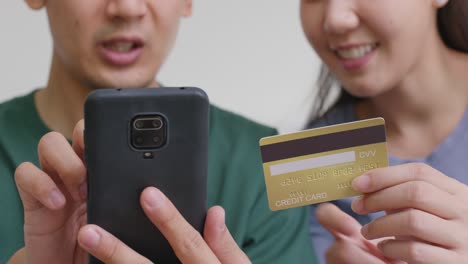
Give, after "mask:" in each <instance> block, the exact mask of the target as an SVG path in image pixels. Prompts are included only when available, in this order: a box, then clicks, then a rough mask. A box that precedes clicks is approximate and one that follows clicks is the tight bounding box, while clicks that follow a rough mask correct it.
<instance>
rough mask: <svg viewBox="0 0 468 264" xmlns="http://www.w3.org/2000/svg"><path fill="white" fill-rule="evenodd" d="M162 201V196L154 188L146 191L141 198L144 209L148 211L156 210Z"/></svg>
mask: <svg viewBox="0 0 468 264" xmlns="http://www.w3.org/2000/svg"><path fill="white" fill-rule="evenodd" d="M163 201H164V196H163V194H162V193H161V192H160V191H158V190H156V189H154V188H150V189H149V190H147V191H146V193H145V195H144V196H143V202H144V203H145V205H146V207H148V208H150V209H158V208H159V207H161V205H162V204H163Z"/></svg>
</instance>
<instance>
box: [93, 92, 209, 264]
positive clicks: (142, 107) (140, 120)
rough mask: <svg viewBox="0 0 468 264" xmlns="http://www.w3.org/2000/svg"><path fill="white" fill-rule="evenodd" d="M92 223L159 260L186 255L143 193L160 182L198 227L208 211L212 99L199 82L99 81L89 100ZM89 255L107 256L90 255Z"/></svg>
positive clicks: (146, 255)
mask: <svg viewBox="0 0 468 264" xmlns="http://www.w3.org/2000/svg"><path fill="white" fill-rule="evenodd" d="M84 115H85V133H84V134H85V163H86V167H87V173H88V201H87V208H88V223H90V224H96V225H98V226H100V227H102V228H104V229H105V230H107V231H109V232H110V233H112V234H113V235H115V236H116V237H117V238H119V239H120V240H122V241H123V242H124V243H125V244H126V245H128V246H129V247H131V248H132V249H134V250H135V251H136V252H138V253H140V254H141V255H143V256H145V257H147V258H148V259H150V260H151V261H153V262H155V263H180V262H179V260H178V259H177V257H176V256H175V254H174V252H173V250H172V248H171V247H170V245H169V243H168V242H167V240H166V239H165V238H164V236H163V235H162V234H161V233H160V232H159V231H158V229H157V228H156V227H155V226H154V225H153V224H152V223H151V222H150V220H149V219H148V218H147V216H146V215H145V214H144V212H143V209H142V208H141V205H140V202H139V198H140V195H141V193H142V191H143V190H144V189H145V188H146V187H148V186H155V187H157V188H159V189H160V190H161V191H162V192H163V193H164V194H165V195H166V196H167V197H168V198H169V199H170V200H171V201H172V202H173V203H174V205H175V206H176V207H177V209H178V210H179V211H180V212H181V214H182V215H183V216H184V217H185V219H186V220H187V221H188V222H189V223H190V224H191V225H192V226H193V227H194V228H195V229H197V230H199V231H200V232H202V231H203V226H204V220H205V216H206V210H207V209H206V184H207V183H206V181H207V167H208V129H209V128H208V122H209V102H208V97H207V95H206V93H205V92H203V91H202V90H201V89H199V88H189V87H182V88H130V89H100V90H96V91H94V92H92V93H91V94H90V95H89V96H88V97H87V99H86V102H85V114H84ZM90 263H101V262H99V261H98V260H96V259H94V258H91V260H90Z"/></svg>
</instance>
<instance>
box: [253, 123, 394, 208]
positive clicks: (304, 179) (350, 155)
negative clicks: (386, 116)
mask: <svg viewBox="0 0 468 264" xmlns="http://www.w3.org/2000/svg"><path fill="white" fill-rule="evenodd" d="M260 149H261V153H262V160H263V171H264V174H265V183H266V187H267V193H268V201H269V204H270V208H271V210H273V211H277V210H283V209H288V208H293V207H298V206H304V205H309V204H315V203H321V202H326V201H332V200H337V199H342V198H346V197H351V196H356V195H360V193H359V192H356V191H355V190H354V189H353V188H352V187H351V181H352V180H353V179H354V178H356V177H357V176H359V175H361V174H363V173H364V172H366V171H368V170H372V169H375V168H380V167H386V166H388V154H387V143H386V136H385V121H384V120H383V118H374V119H368V120H362V121H356V122H351V123H346V124H340V125H334V126H328V127H321V128H316V129H310V130H305V131H301V132H297V133H292V134H285V135H279V136H272V137H266V138H262V139H261V140H260Z"/></svg>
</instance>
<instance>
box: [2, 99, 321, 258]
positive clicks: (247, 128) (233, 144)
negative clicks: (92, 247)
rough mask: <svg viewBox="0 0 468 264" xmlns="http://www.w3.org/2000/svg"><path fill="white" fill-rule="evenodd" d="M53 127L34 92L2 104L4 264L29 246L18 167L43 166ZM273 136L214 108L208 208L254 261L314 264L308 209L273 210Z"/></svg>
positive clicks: (254, 124) (210, 141) (252, 123)
mask: <svg viewBox="0 0 468 264" xmlns="http://www.w3.org/2000/svg"><path fill="white" fill-rule="evenodd" d="M49 131H50V130H49V129H48V128H47V127H46V125H45V124H44V123H43V122H42V120H41V119H40V117H39V115H38V113H37V110H36V107H35V103H34V92H33V93H30V94H28V95H26V96H22V97H18V98H15V99H13V100H10V101H8V102H5V103H3V104H0V263H5V262H6V261H7V260H8V259H9V258H10V257H11V255H12V254H13V253H14V252H16V251H17V250H18V249H19V248H21V247H23V246H24V239H23V237H24V236H23V208H22V203H21V200H20V198H19V195H18V192H17V189H16V185H15V182H14V176H13V175H14V171H15V168H16V167H17V166H18V165H19V164H20V163H22V162H24V161H31V162H33V163H35V164H36V165H38V164H39V162H38V156H37V144H38V142H39V140H40V138H41V137H42V136H43V135H44V134H45V133H47V132H49ZM273 134H275V130H274V129H271V128H267V127H264V126H261V125H258V124H256V123H254V122H252V121H249V120H247V119H244V118H242V117H240V116H237V115H235V114H232V113H229V112H226V111H223V110H221V109H219V108H216V107H214V106H212V107H211V113H210V135H209V169H208V186H207V187H208V206H213V205H221V206H222V207H224V208H225V210H226V224H227V226H228V228H229V230H230V232H231V234H232V235H233V237H234V239H235V240H236V242H237V243H238V245H239V246H241V247H242V249H243V250H244V252H246V254H247V255H248V256H249V257H250V259H251V260H252V262H253V263H314V262H315V258H314V256H313V253H312V252H313V251H312V247H311V244H310V243H311V242H310V240H309V238H308V231H307V224H308V211H307V207H302V208H297V209H290V210H285V211H280V212H272V211H270V209H269V208H268V202H267V197H266V190H265V184H264V180H263V171H262V166H261V164H262V163H261V158H260V153H259V147H258V140H259V139H260V138H261V137H264V136H270V135H273Z"/></svg>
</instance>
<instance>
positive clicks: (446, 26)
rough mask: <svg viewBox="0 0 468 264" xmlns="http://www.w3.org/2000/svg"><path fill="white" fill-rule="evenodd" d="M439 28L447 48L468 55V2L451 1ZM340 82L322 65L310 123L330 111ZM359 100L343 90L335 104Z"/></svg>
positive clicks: (439, 19) (443, 10)
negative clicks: (332, 97)
mask: <svg viewBox="0 0 468 264" xmlns="http://www.w3.org/2000/svg"><path fill="white" fill-rule="evenodd" d="M437 26H438V30H439V34H440V36H441V38H442V40H443V41H444V43H445V45H447V47H449V48H451V49H454V50H457V51H460V52H464V53H468V0H449V1H448V3H447V4H446V5H445V6H444V7H442V8H440V9H439V11H438V12H437ZM336 84H338V81H337V80H336V78H335V77H334V76H333V74H332V73H331V72H330V70H329V69H328V67H327V66H326V65H325V64H322V66H321V69H320V74H319V77H318V79H317V86H318V91H317V93H316V97H315V99H314V102H313V106H312V113H311V116H310V119H309V121H313V120H316V119H318V118H319V117H320V116H322V115H324V114H326V111H327V109H328V107H327V104H326V102H327V101H328V100H329V99H330V98H329V97H330V93H331V91H332V88H333V87H334V85H336ZM355 100H359V98H357V97H354V96H352V95H351V94H349V93H348V92H346V91H345V90H344V89H341V91H340V95H339V96H338V99H337V100H336V102H335V103H334V104H333V105H334V106H339V105H342V104H346V103H349V102H352V101H355Z"/></svg>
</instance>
